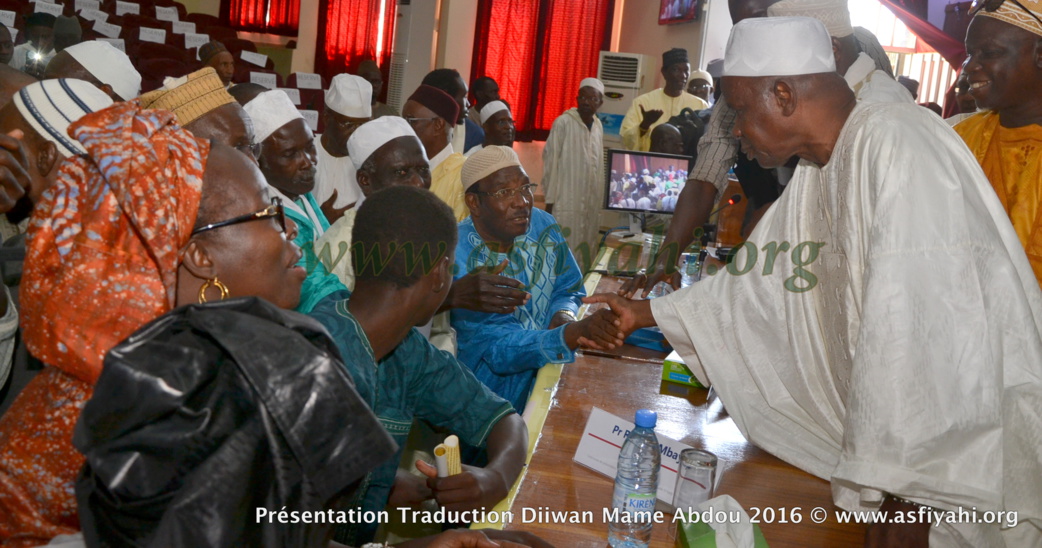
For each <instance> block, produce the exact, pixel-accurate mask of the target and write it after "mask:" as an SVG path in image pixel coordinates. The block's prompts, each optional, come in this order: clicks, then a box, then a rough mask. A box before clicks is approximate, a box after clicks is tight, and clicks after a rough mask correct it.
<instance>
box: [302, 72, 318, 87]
mask: <svg viewBox="0 0 1042 548" xmlns="http://www.w3.org/2000/svg"><path fill="white" fill-rule="evenodd" d="M297 89H322V77H321V76H319V75H317V74H315V73H313V72H298V73H297Z"/></svg>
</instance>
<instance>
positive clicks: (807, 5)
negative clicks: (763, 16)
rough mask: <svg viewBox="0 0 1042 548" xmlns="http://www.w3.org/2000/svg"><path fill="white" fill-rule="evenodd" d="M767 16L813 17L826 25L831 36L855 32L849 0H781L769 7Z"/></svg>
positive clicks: (840, 36)
mask: <svg viewBox="0 0 1042 548" xmlns="http://www.w3.org/2000/svg"><path fill="white" fill-rule="evenodd" d="M767 17H811V18H814V19H817V20H818V21H821V22H822V23H823V24H824V25H825V30H827V31H828V32H829V36H835V37H836V38H843V37H844V36H850V35H851V34H854V27H852V26H851V25H850V10H848V9H847V0H781V1H780V2H777V3H775V4H773V5H771V6H770V7H769V8H767Z"/></svg>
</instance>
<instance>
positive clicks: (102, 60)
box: [43, 40, 141, 101]
mask: <svg viewBox="0 0 1042 548" xmlns="http://www.w3.org/2000/svg"><path fill="white" fill-rule="evenodd" d="M43 77H44V79H45V80H50V79H52V78H77V79H80V80H84V81H87V82H90V83H92V84H94V85H95V86H98V89H100V90H102V91H104V92H105V93H106V94H108V96H109V97H112V100H113V101H129V100H131V99H133V98H135V97H137V96H138V95H140V94H141V74H139V73H138V71H137V70H136V69H135V68H134V64H133V63H131V62H130V57H127V54H125V53H123V52H122V51H119V50H118V49H116V48H115V47H113V46H112V44H110V43H108V42H104V41H102V40H92V41H90V42H80V43H79V44H76V45H74V46H69V47H67V48H65V49H64V50H62V51H60V52H58V54H57V55H55V56H54V59H51V62H50V63H48V64H47V71H46V72H44V76H43Z"/></svg>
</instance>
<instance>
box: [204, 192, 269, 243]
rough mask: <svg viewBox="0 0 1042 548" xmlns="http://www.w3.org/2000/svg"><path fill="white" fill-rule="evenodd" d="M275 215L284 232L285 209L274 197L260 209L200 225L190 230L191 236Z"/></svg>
mask: <svg viewBox="0 0 1042 548" xmlns="http://www.w3.org/2000/svg"><path fill="white" fill-rule="evenodd" d="M271 217H275V218H276V220H278V222H279V230H281V231H282V232H283V233H284V232H286V210H285V209H283V208H282V199H281V198H278V197H275V198H272V199H271V205H270V206H268V207H266V208H264V209H262V210H260V211H254V212H253V213H247V214H246V215H239V216H238V217H232V218H231V219H228V220H227V221H220V222H217V223H210V224H208V225H206V226H201V227H199V228H197V229H195V230H193V231H192V236H195V235H196V234H199V233H201V232H206V231H207V230H213V229H215V228H221V227H222V226H231V225H237V224H239V223H246V222H249V221H256V220H259V219H269V218H271Z"/></svg>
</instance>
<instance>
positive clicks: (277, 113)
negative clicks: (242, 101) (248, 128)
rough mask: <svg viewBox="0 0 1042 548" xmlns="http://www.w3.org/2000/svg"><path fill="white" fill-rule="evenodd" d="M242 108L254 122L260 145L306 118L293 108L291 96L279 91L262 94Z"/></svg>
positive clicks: (254, 130) (254, 129) (254, 132)
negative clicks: (294, 122)
mask: <svg viewBox="0 0 1042 548" xmlns="http://www.w3.org/2000/svg"><path fill="white" fill-rule="evenodd" d="M242 108H243V109H245V110H246V114H249V115H250V119H251V120H253V134H254V135H256V138H257V142H258V143H263V142H264V140H265V139H267V138H268V137H271V134H272V133H275V132H276V131H278V130H279V128H281V127H282V126H284V125H286V124H288V123H290V122H292V121H293V120H297V119H303V118H304V116H303V115H301V114H300V111H299V110H297V107H295V106H293V101H290V99H289V95H286V92H285V91H282V90H278V89H273V90H269V91H265V92H264V93H261V94H260V95H258V96H256V97H254V98H253V100H252V101H250V102H249V103H246V105H245V106H244V107H242Z"/></svg>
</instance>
